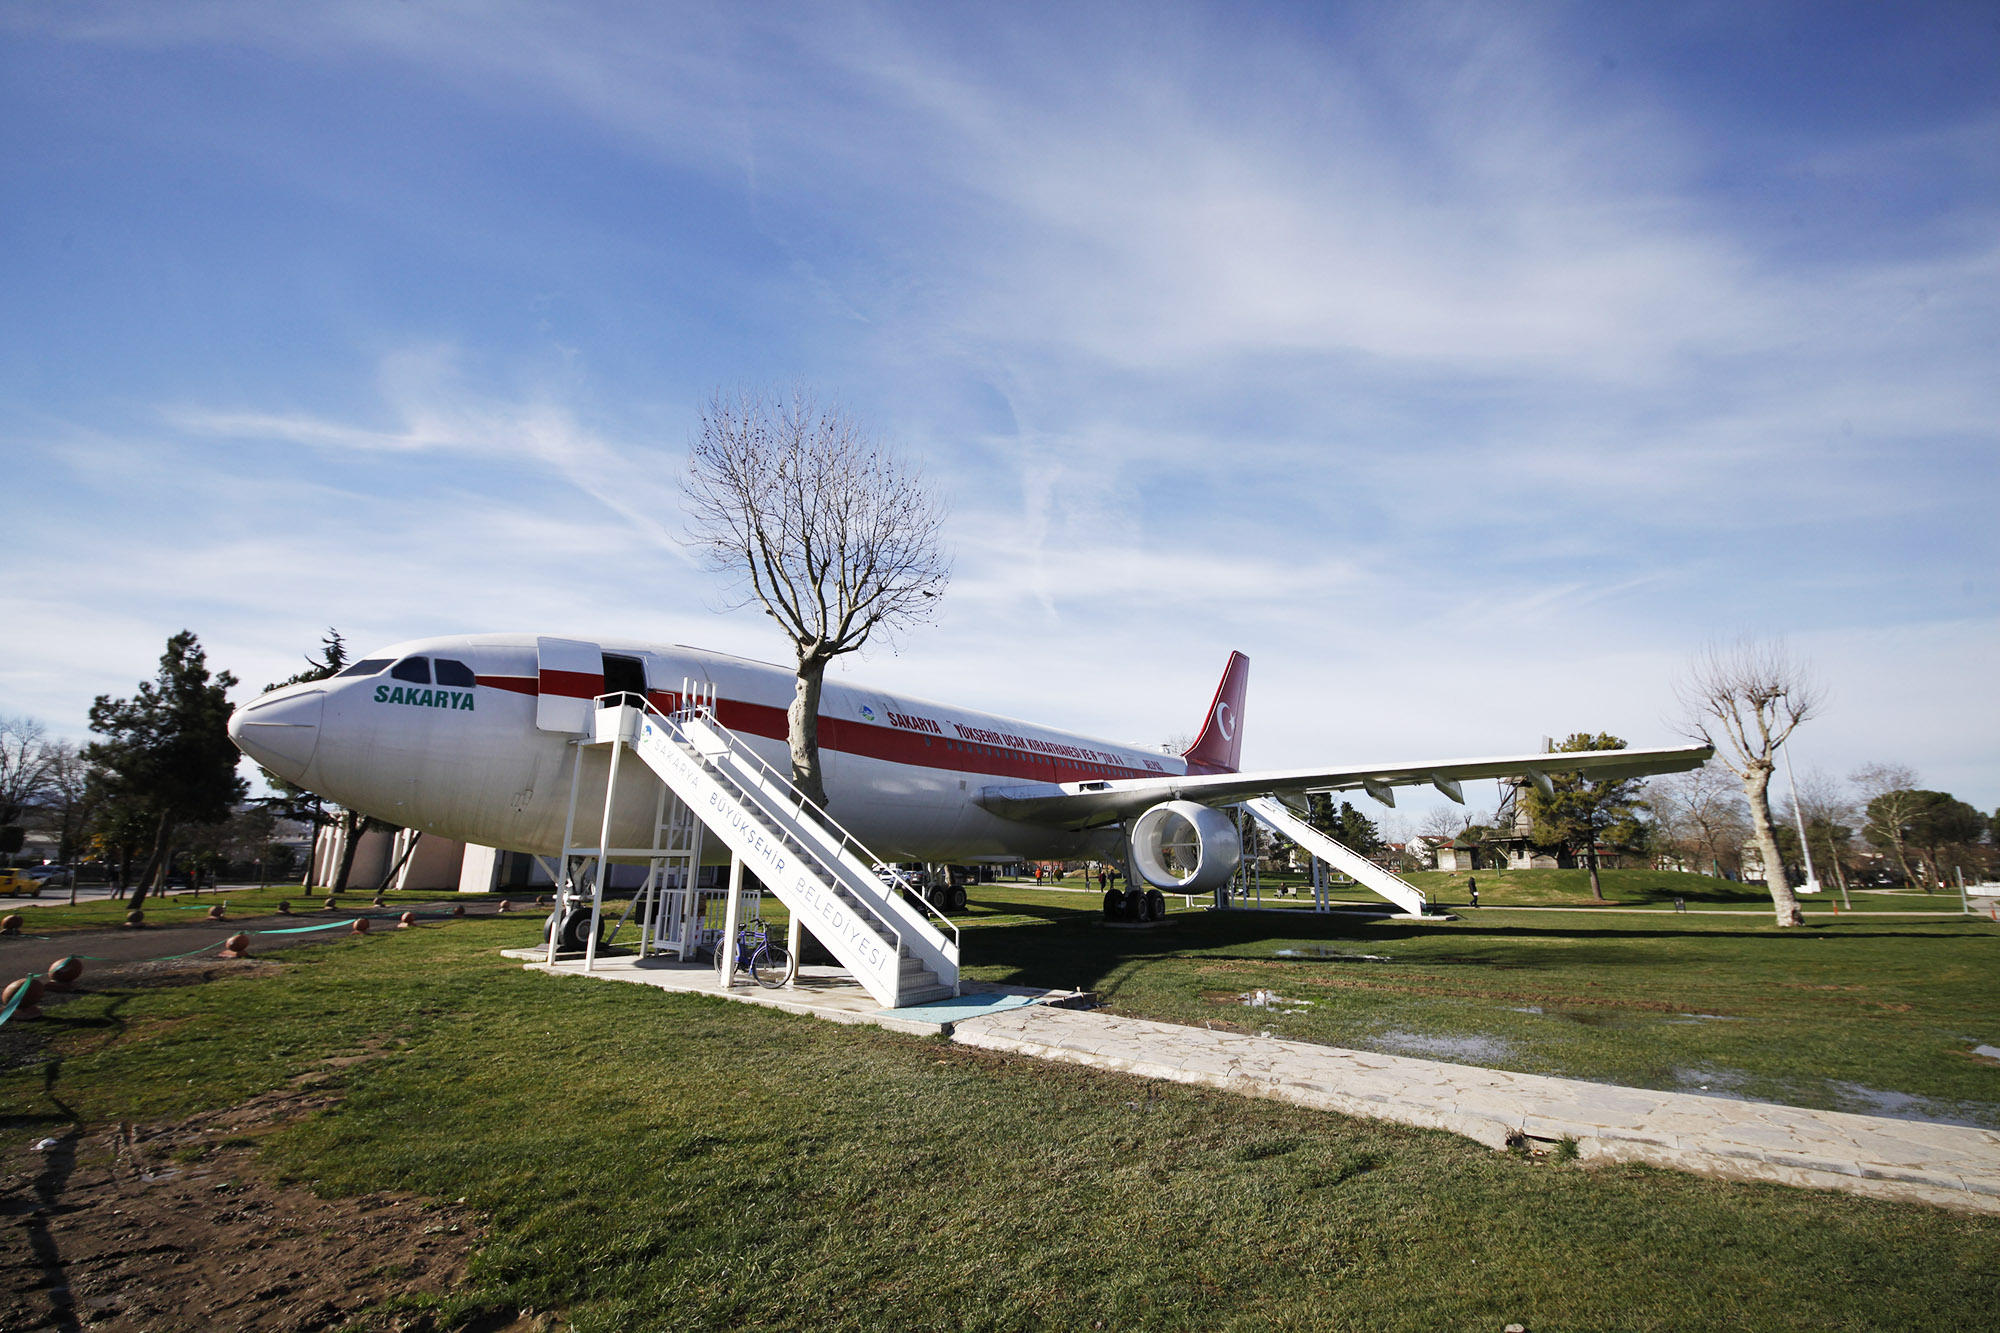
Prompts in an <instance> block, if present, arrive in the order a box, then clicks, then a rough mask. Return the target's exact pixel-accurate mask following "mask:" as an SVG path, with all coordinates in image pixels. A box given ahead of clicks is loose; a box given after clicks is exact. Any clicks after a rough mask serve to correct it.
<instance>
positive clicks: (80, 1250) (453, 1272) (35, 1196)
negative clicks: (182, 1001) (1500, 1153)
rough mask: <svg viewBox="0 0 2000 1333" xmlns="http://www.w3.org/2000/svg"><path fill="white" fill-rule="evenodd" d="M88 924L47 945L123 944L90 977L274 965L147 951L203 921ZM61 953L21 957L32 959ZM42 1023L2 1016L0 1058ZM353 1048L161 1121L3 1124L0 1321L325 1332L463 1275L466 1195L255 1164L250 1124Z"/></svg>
mask: <svg viewBox="0 0 2000 1333" xmlns="http://www.w3.org/2000/svg"><path fill="white" fill-rule="evenodd" d="M273 919H275V920H277V921H278V922H280V923H281V924H282V923H285V922H286V920H287V919H286V918H282V917H279V918H273ZM237 924H247V923H237ZM92 934H93V935H95V936H97V938H95V939H92V940H90V941H89V942H88V943H86V942H85V940H84V938H83V937H81V936H79V935H71V936H69V937H67V938H64V939H61V940H56V941H49V942H47V944H45V945H44V946H43V947H44V948H47V947H51V946H59V947H60V949H61V952H76V953H80V954H92V953H95V954H99V955H100V956H102V955H104V954H108V953H110V952H111V951H112V948H113V947H118V946H120V945H122V946H124V947H123V948H122V949H121V951H122V952H126V953H132V954H137V955H138V956H139V959H140V961H122V962H120V961H112V962H96V963H92V964H90V965H89V966H90V967H91V969H92V971H90V972H89V973H87V974H86V985H89V986H91V987H92V988H98V987H104V986H116V987H121V988H129V987H140V986H161V985H166V986H175V985H199V984H202V983H203V982H205V981H210V980H215V979H218V978H221V977H242V976H246V975H253V976H254V975H257V974H259V973H266V972H274V971H278V970H281V969H282V967H283V964H282V963H281V962H279V961H276V960H272V959H258V958H249V959H241V960H218V959H216V958H214V957H213V956H212V955H209V954H204V955H203V956H200V957H196V958H189V959H180V960H173V961H151V960H154V959H156V958H157V955H158V954H159V953H162V952H167V951H169V950H170V947H171V946H172V945H174V944H178V943H180V942H181V941H180V940H178V939H174V938H172V937H175V936H183V935H185V936H190V937H192V938H190V939H189V940H188V941H187V945H186V947H188V948H197V947H199V946H200V945H201V944H202V943H204V942H207V941H208V940H211V939H213V938H214V937H215V936H216V935H217V931H216V929H215V927H214V926H213V925H212V924H210V925H207V926H205V927H194V928H191V929H174V930H159V931H146V932H143V933H142V932H130V933H125V932H111V931H107V932H101V933H100V932H92ZM339 935H340V932H339V931H326V932H324V936H328V937H338V936H339ZM270 938H276V939H283V940H286V941H288V942H299V941H313V940H315V939H316V938H319V937H316V936H314V935H306V936H277V937H270ZM100 941H101V942H100ZM114 942H115V943H114ZM10 943H22V942H10ZM13 956H14V958H15V959H21V958H22V957H23V955H22V953H20V952H16V953H15V954H14V955H13ZM59 956H61V955H60V953H57V954H54V955H51V957H50V958H49V959H37V962H36V963H30V964H28V966H29V967H30V968H33V969H34V970H43V968H44V967H45V966H46V963H47V962H49V961H53V958H54V957H59ZM0 960H4V959H0ZM37 963H39V964H40V966H37ZM8 965H9V966H12V965H13V964H11V963H9V964H8ZM16 975H18V973H16ZM49 1002H50V1003H55V1004H61V1003H63V1002H64V1000H63V997H54V996H52V997H51V998H50V1001H49ZM44 1031H45V1029H44V1028H43V1025H41V1024H37V1023H10V1024H9V1025H7V1027H6V1028H0V1046H5V1047H7V1048H8V1049H6V1050H0V1064H18V1063H22V1062H25V1061H29V1060H33V1059H36V1058H38V1056H39V1051H40V1048H41V1045H42V1039H43V1033H44ZM16 1048H18V1049H16ZM358 1058H360V1059H367V1058H370V1057H368V1056H362V1057H358ZM354 1059H355V1058H354V1057H349V1058H343V1059H341V1060H338V1061H333V1062H329V1064H328V1066H327V1067H326V1068H325V1069H323V1070H321V1071H319V1072H316V1073H308V1074H305V1075H301V1076H300V1077H299V1078H297V1079H295V1080H294V1081H293V1086H291V1087H288V1088H285V1089H281V1090H278V1091H274V1092H270V1093H266V1094H264V1095H263V1096H260V1097H256V1098H253V1099H251V1100H250V1101H248V1102H245V1103H243V1104H242V1105H239V1106H235V1107H231V1108H228V1109H226V1110H221V1111H213V1112H207V1113H204V1114H201V1115H196V1116H192V1117H190V1118H188V1119H186V1120H182V1121H179V1122H175V1123H170V1124H157V1125H132V1124H119V1125H110V1126H103V1125H99V1126H90V1127H87V1128H84V1129H81V1130H79V1129H75V1128H71V1129H66V1130H61V1131H57V1132H54V1133H53V1134H47V1135H46V1136H45V1135H44V1133H42V1132H34V1131H16V1132H14V1133H12V1134H10V1136H9V1138H8V1140H7V1141H5V1142H4V1143H0V1223H4V1225H5V1226H6V1227H7V1228H8V1230H9V1231H11V1232H12V1235H11V1236H10V1237H9V1244H8V1245H7V1248H6V1254H5V1256H4V1258H0V1333H23V1331H25V1330H41V1329H53V1330H83V1329H91V1330H104V1331H105V1333H145V1331H147V1330H150V1331H151V1333H168V1331H169V1330H239V1329H241V1330H250V1329H257V1330H280V1329H283V1330H292V1329H298V1330H317V1329H334V1328H339V1327H342V1326H343V1325H346V1324H349V1323H350V1321H352V1320H353V1319H354V1316H355V1314H356V1312H357V1311H360V1310H364V1309H367V1308H369V1307H371V1306H378V1305H381V1304H382V1303H383V1302H386V1301H389V1300H392V1299H394V1298H397V1297H411V1296H424V1295H429V1296H441V1295H444V1294H447V1293H450V1292H452V1291H455V1290H457V1289H459V1288H460V1287H462V1286H463V1285H464V1281H465V1275H466V1270H467V1266H468V1264H469V1263H470V1260H471V1257H472V1254H473V1253H474V1251H475V1250H476V1249H477V1247H478V1245H479V1242H480V1239H481V1231H480V1227H479V1220H478V1218H477V1217H476V1216H475V1215H474V1214H473V1213H472V1211H471V1210H470V1209H468V1208H466V1207H464V1206H462V1205H461V1204H458V1203H455V1202H452V1201H449V1200H443V1201H440V1200H425V1199H421V1198H418V1197H416V1196H413V1195H407V1194H386V1193H378V1194H369V1195H363V1196H360V1197H358V1198H349V1199H320V1198H317V1197H315V1196H314V1195H313V1194H312V1192H311V1191H310V1190H307V1189H304V1188H299V1187H289V1188H280V1187H279V1186H277V1185H274V1184H272V1183H271V1182H270V1181H268V1180H267V1179H266V1178H265V1177H264V1175H263V1174H262V1173H261V1172H260V1171H259V1169H258V1166H257V1145H258V1143H259V1141H260V1140H261V1139H262V1137H263V1136H264V1135H266V1134H269V1133H270V1132H272V1131H273V1130H275V1129H278V1128H279V1127H281V1126H283V1125H285V1124H288V1123H290V1122H292V1121H295V1120H299V1119H301V1118H304V1117H306V1116H309V1115H312V1114H314V1113H316V1112H318V1111H321V1110H323V1109H325V1108H326V1107H329V1106H331V1105H333V1104H334V1103H335V1102H336V1101H337V1100H338V1097H337V1095H336V1094H335V1093H333V1092H332V1091H330V1090H328V1089H326V1088H324V1087H322V1086H321V1085H322V1084H323V1083H324V1082H325V1080H326V1079H327V1078H328V1077H329V1076H330V1075H331V1073H332V1072H333V1066H334V1065H336V1064H338V1065H346V1064H351V1063H354ZM358 1326H359V1327H367V1328H371V1329H382V1330H405V1331H407V1333H423V1331H424V1330H429V1329H431V1328H433V1327H434V1324H433V1322H432V1319H431V1316H430V1315H429V1314H428V1313H426V1312H423V1311H421V1310H405V1311H402V1312H400V1313H394V1314H388V1315H382V1316H374V1317H371V1318H370V1319H369V1321H368V1322H366V1323H365V1324H361V1325H358ZM544 1326H545V1325H544V1323H543V1321H539V1320H527V1319H517V1318H516V1317H515V1316H514V1314H513V1313H512V1312H507V1313H505V1314H500V1315H496V1316H494V1317H490V1318H486V1319H483V1320H476V1321H475V1322H473V1323H471V1324H469V1325H464V1326H463V1327H465V1328H467V1329H468V1330H471V1331H474V1333H488V1331H495V1330H517V1331H519V1333H526V1331H527V1330H531V1329H539V1328H542V1327H544Z"/></svg>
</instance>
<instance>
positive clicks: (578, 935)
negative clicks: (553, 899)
mask: <svg viewBox="0 0 2000 1333" xmlns="http://www.w3.org/2000/svg"><path fill="white" fill-rule="evenodd" d="M551 930H553V931H555V932H556V952H557V953H582V952H584V951H585V950H586V949H588V948H589V947H590V907H589V905H588V904H578V905H576V906H572V907H571V908H570V909H569V914H568V915H567V916H565V917H563V919H562V924H561V925H557V924H556V914H555V913H554V912H550V913H549V919H548V924H546V925H544V926H543V927H542V938H543V939H547V938H548V937H549V932H550V931H551Z"/></svg>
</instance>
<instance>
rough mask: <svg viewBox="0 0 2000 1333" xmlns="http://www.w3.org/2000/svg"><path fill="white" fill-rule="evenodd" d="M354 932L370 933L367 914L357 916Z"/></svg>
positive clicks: (357, 933) (359, 933)
mask: <svg viewBox="0 0 2000 1333" xmlns="http://www.w3.org/2000/svg"><path fill="white" fill-rule="evenodd" d="M352 933H353V934H356V935H366V934H367V933H368V918H367V917H365V916H357V917H355V918H354V927H353V931H352Z"/></svg>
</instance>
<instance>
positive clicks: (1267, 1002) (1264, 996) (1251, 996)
mask: <svg viewBox="0 0 2000 1333" xmlns="http://www.w3.org/2000/svg"><path fill="white" fill-rule="evenodd" d="M1236 998H1237V999H1239V1000H1241V1001H1242V1002H1243V1004H1244V1007H1245V1008H1249V1009H1275V1010H1277V1011H1278V1012H1279V1013H1281V1014H1302V1013H1304V1012H1305V1011H1306V1010H1307V1009H1308V1008H1310V1007H1311V1006H1312V1003H1313V1002H1312V1001H1311V1000H1288V999H1286V998H1285V997H1284V996H1282V995H1280V994H1278V992H1276V991H1272V990H1253V991H1251V992H1250V993H1248V994H1247V995H1239V996H1237V997H1236Z"/></svg>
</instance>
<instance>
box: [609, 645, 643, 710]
mask: <svg viewBox="0 0 2000 1333" xmlns="http://www.w3.org/2000/svg"><path fill="white" fill-rule="evenodd" d="M604 692H605V693H606V694H626V695H632V696H634V697H633V698H631V699H628V700H627V702H628V703H633V704H637V703H639V702H641V701H642V700H644V699H645V697H646V664H645V663H644V662H642V661H640V660H639V659H638V658H636V657H624V656H621V655H619V654H616V653H606V654H604Z"/></svg>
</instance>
